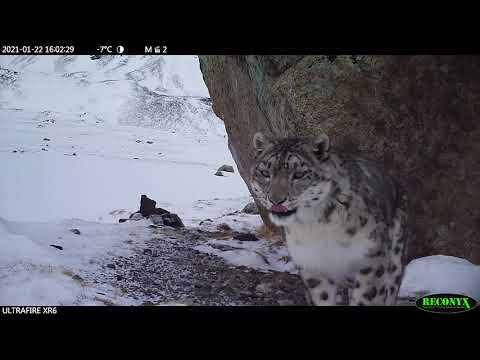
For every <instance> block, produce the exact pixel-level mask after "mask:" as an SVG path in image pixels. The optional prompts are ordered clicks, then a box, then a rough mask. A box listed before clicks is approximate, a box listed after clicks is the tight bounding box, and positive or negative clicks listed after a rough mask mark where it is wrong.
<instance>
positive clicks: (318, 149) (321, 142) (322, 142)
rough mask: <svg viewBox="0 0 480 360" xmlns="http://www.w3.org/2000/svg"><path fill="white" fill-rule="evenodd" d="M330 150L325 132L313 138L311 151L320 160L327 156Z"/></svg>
mask: <svg viewBox="0 0 480 360" xmlns="http://www.w3.org/2000/svg"><path fill="white" fill-rule="evenodd" d="M329 151H330V139H329V137H328V136H327V134H324V133H322V134H320V135H318V136H317V137H316V138H315V139H314V140H313V153H314V154H315V155H316V156H317V158H318V159H320V160H325V159H326V158H328V152H329Z"/></svg>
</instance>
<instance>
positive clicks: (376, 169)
mask: <svg viewBox="0 0 480 360" xmlns="http://www.w3.org/2000/svg"><path fill="white" fill-rule="evenodd" d="M253 147H254V149H255V160H254V163H253V165H252V167H251V169H250V185H251V189H252V192H253V194H254V196H255V197H256V199H257V201H259V202H260V204H261V205H262V206H263V207H264V208H266V209H267V210H269V218H270V220H271V221H272V222H273V223H274V224H275V225H277V226H279V227H281V229H282V232H283V235H284V238H285V240H286V243H287V248H288V251H289V253H290V256H291V258H292V260H293V262H294V263H295V265H296V267H297V268H298V270H299V273H300V276H301V278H302V280H303V283H304V284H305V289H306V296H307V300H308V303H309V304H310V305H316V306H318V305H395V304H396V299H397V296H398V292H399V288H400V285H401V283H402V279H403V275H404V258H405V252H406V245H407V242H408V241H407V240H408V238H409V237H410V236H411V235H410V226H409V210H408V200H407V197H406V194H405V191H403V190H402V188H401V187H400V185H399V182H398V181H396V180H395V179H394V178H393V177H392V176H389V175H388V174H387V172H386V171H385V170H383V168H382V167H381V166H380V165H379V164H377V163H375V162H374V161H372V160H368V159H364V158H362V157H361V156H359V155H358V154H355V153H354V154H348V153H345V152H341V151H338V152H337V151H334V150H332V149H331V144H330V139H329V137H328V136H327V135H326V134H324V133H322V134H320V135H318V136H316V137H287V138H277V139H267V138H266V137H265V136H264V135H263V134H262V133H256V134H255V135H254V138H253Z"/></svg>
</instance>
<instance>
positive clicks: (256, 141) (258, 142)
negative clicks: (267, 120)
mask: <svg viewBox="0 0 480 360" xmlns="http://www.w3.org/2000/svg"><path fill="white" fill-rule="evenodd" d="M267 144H268V141H267V139H265V136H264V135H263V134H262V133H261V132H257V133H256V134H255V135H253V147H254V148H255V150H256V154H257V155H259V154H261V153H262V152H263V150H265V148H266V147H267Z"/></svg>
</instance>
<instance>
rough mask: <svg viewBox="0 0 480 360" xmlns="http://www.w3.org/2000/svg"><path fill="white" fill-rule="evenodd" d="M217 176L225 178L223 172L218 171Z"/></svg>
mask: <svg viewBox="0 0 480 360" xmlns="http://www.w3.org/2000/svg"><path fill="white" fill-rule="evenodd" d="M215 175H216V176H224V175H223V173H222V172H221V171H217V172H216V173H215Z"/></svg>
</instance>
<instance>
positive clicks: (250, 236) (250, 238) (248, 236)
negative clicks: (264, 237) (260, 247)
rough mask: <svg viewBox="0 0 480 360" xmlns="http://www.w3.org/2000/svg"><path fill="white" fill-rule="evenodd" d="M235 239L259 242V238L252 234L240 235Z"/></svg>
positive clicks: (236, 235) (235, 236)
mask: <svg viewBox="0 0 480 360" xmlns="http://www.w3.org/2000/svg"><path fill="white" fill-rule="evenodd" d="M233 238H234V239H235V240H240V241H258V238H257V237H256V236H255V235H254V234H252V233H238V234H235V235H234V236H233Z"/></svg>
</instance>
